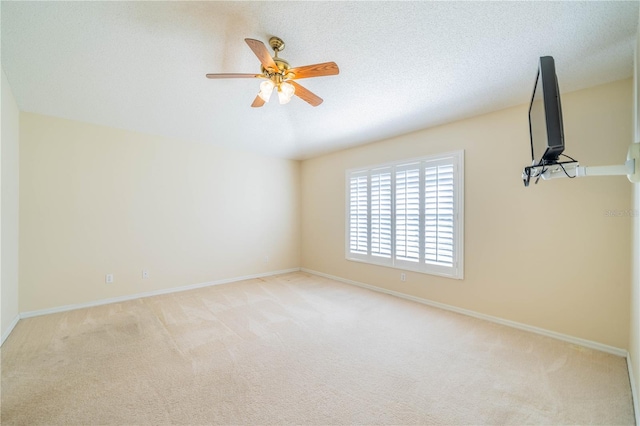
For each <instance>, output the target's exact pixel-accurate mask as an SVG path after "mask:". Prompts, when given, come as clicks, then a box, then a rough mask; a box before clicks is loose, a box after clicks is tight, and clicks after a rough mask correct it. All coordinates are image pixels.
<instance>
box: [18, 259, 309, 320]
mask: <svg viewBox="0 0 640 426" xmlns="http://www.w3.org/2000/svg"><path fill="white" fill-rule="evenodd" d="M299 270H300V268H291V269H283V270H280V271H270V272H263V273H261V274H254V275H245V276H242V277H234V278H227V279H224V280H217V281H208V282H204V283H198V284H190V285H185V286H182V287H172V288H165V289H162V290H154V291H147V292H145V293H136V294H130V295H127V296H119V297H111V298H109V299H101V300H94V301H91V302H85V303H76V304H72V305H65V306H57V307H55V308H47V309H39V310H36V311H28V312H21V313H20V319H22V318H31V317H37V316H40V315H48V314H55V313H58V312H66V311H73V310H76V309H83V308H91V307H93V306H101V305H108V304H110V303H120V302H126V301H128V300H134V299H141V298H143V297H151V296H159V295H161V294H169V293H178V292H181V291H188V290H195V289H197V288H203V287H209V286H213V285H221V284H229V283H234V282H238V281H245V280H252V279H255V278H262V277H270V276H273V275H281V274H288V273H290V272H297V271H299ZM16 322H17V320H16Z"/></svg>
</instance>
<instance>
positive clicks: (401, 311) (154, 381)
mask: <svg viewBox="0 0 640 426" xmlns="http://www.w3.org/2000/svg"><path fill="white" fill-rule="evenodd" d="M1 414H2V418H1V421H2V424H3V425H12V424H21V425H37V424H65V425H69V424H82V425H88V424H154V425H159V424H169V423H173V424H267V425H269V424H274V425H275V424H278V425H281V424H499V425H503V424H599V425H602V424H633V422H634V419H633V408H632V405H631V392H630V387H629V381H628V376H627V368H626V362H625V360H624V359H623V358H619V357H616V356H612V355H608V354H605V353H601V352H598V351H594V350H589V349H585V348H581V347H577V346H573V345H570V344H567V343H563V342H560V341H556V340H553V339H550V338H546V337H543V336H538V335H535V334H530V333H527V332H523V331H518V330H514V329H510V328H508V327H504V326H500V325H496V324H492V323H488V322H484V321H481V320H477V319H474V318H469V317H465V316H462V315H458V314H455V313H451V312H446V311H442V310H439V309H435V308H431V307H428V306H424V305H421V304H417V303H414V302H410V301H406V300H402V299H399V298H395V297H392V296H387V295H384V294H379V293H376V292H372V291H369V290H365V289H360V288H357V287H352V286H349V285H345V284H341V283H337V282H334V281H331V280H327V279H324V278H319V277H315V276H311V275H307V274H304V273H293V274H287V275H282V276H277V277H270V278H264V279H256V280H250V281H244V282H240V283H234V284H227V285H221V286H216V287H208V288H204V289H200V290H194V291H189V292H182V293H176V294H171V295H165V296H157V297H151V298H146V299H140V300H135V301H131V302H126V303H118V304H112V305H106V306H101V307H95V308H90V309H82V310H77V311H71V312H66V313H60V314H53V315H47V316H42V317H36V318H31V319H26V320H22V321H20V323H19V324H18V326H17V327H16V329H15V330H14V331H13V333H12V334H11V336H10V337H9V339H7V341H6V343H5V344H4V346H3V347H2V408H1Z"/></svg>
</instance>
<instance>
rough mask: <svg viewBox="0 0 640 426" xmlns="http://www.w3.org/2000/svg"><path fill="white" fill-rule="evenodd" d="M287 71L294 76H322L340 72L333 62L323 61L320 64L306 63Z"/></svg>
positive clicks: (298, 77)
mask: <svg viewBox="0 0 640 426" xmlns="http://www.w3.org/2000/svg"><path fill="white" fill-rule="evenodd" d="M288 72H291V73H293V74H295V77H293V78H295V79H296V80H297V79H300V78H310V77H322V76H324V75H337V74H338V73H340V70H339V69H338V65H337V64H336V63H335V62H323V63H321V64H314V65H306V66H304V67H297V68H292V69H290V70H289V71H288Z"/></svg>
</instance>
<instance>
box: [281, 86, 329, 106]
mask: <svg viewBox="0 0 640 426" xmlns="http://www.w3.org/2000/svg"><path fill="white" fill-rule="evenodd" d="M287 83H291V84H292V85H293V87H295V88H296V91H295V92H293V94H294V95H296V96H297V97H299V98H300V99H302V100H303V101H305V102H307V103H308V104H309V105H311V106H314V107H317V106H318V105H320V104H321V103H322V98H321V97H320V96H318V95H316V94H315V93H313V92H310V91H309V90H307V89H305V88H304V87H302V86H300V85H299V84H298V83H296V82H295V81H292V80H288V81H287Z"/></svg>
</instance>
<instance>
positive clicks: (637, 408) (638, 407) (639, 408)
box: [627, 352, 640, 425]
mask: <svg viewBox="0 0 640 426" xmlns="http://www.w3.org/2000/svg"><path fill="white" fill-rule="evenodd" d="M627 368H628V369H629V383H630V384H631V399H632V400H633V401H632V402H633V411H634V412H635V413H636V424H637V425H640V401H638V397H639V396H640V395H638V386H639V385H640V383H636V376H634V375H633V364H632V362H631V354H630V353H629V352H627Z"/></svg>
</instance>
